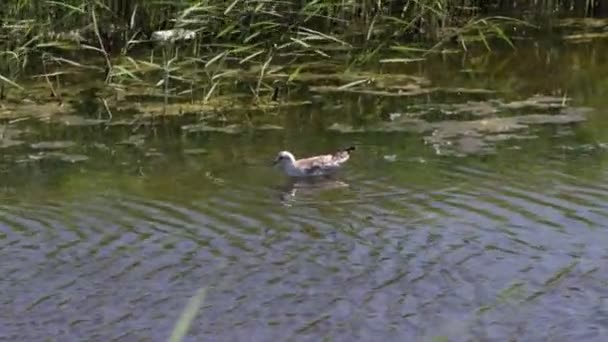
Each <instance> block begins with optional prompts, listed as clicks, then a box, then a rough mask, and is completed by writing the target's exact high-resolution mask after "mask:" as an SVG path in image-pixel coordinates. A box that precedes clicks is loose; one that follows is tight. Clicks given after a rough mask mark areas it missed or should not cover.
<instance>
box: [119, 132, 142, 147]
mask: <svg viewBox="0 0 608 342" xmlns="http://www.w3.org/2000/svg"><path fill="white" fill-rule="evenodd" d="M145 142H146V136H145V135H144V134H134V135H132V136H130V137H128V138H127V139H125V140H122V141H119V142H117V143H116V145H127V146H133V147H140V146H141V145H143V144H144V143H145Z"/></svg>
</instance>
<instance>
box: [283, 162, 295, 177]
mask: <svg viewBox="0 0 608 342" xmlns="http://www.w3.org/2000/svg"><path fill="white" fill-rule="evenodd" d="M283 171H285V172H287V173H291V174H293V173H295V172H297V171H299V170H298V168H297V167H296V163H295V162H294V161H293V160H287V161H285V162H284V163H283Z"/></svg>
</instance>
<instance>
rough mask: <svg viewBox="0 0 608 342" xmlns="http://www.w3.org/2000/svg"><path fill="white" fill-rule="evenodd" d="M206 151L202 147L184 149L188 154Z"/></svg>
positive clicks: (204, 152)
mask: <svg viewBox="0 0 608 342" xmlns="http://www.w3.org/2000/svg"><path fill="white" fill-rule="evenodd" d="M206 153H208V151H207V150H206V149H204V148H188V149H185V150H184V154H190V155H198V154H206Z"/></svg>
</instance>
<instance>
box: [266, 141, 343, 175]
mask: <svg viewBox="0 0 608 342" xmlns="http://www.w3.org/2000/svg"><path fill="white" fill-rule="evenodd" d="M354 150H355V147H354V146H351V147H348V148H345V149H341V150H339V151H337V152H334V153H332V154H324V155H320V156H314V157H309V158H305V159H298V160H296V158H295V157H294V156H293V154H291V152H288V151H281V152H279V154H277V157H276V158H275V160H274V163H273V165H277V164H278V165H280V166H281V168H282V169H283V172H284V173H285V174H286V175H288V176H291V177H312V176H327V175H331V174H333V173H334V172H335V171H337V170H338V169H339V168H340V167H341V166H342V164H344V163H345V162H346V161H347V160H348V159H349V158H350V152H351V151H354Z"/></svg>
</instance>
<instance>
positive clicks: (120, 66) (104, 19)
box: [0, 0, 525, 117]
mask: <svg viewBox="0 0 608 342" xmlns="http://www.w3.org/2000/svg"><path fill="white" fill-rule="evenodd" d="M446 5H447V4H446V3H445V1H444V0H412V1H397V0H394V1H387V2H380V3H372V2H368V1H364V2H361V3H359V2H344V1H337V0H324V1H313V2H309V3H302V2H299V1H284V2H278V3H274V2H268V1H264V0H254V1H221V2H215V3H213V4H205V3H204V2H195V1H186V2H180V3H171V4H169V3H164V2H141V1H127V0H124V1H111V2H105V1H100V0H96V1H76V0H70V1H63V2H56V1H45V2H38V1H33V0H29V1H16V0H8V1H7V2H5V8H4V9H3V11H2V12H0V19H1V20H2V23H3V24H2V26H1V27H0V37H4V38H3V39H0V42H2V43H0V61H2V62H4V63H0V65H3V67H4V70H0V85H1V87H2V88H1V89H2V92H1V93H0V95H1V96H0V98H3V97H5V96H7V94H8V93H9V92H8V90H9V88H10V89H11V91H10V93H11V94H12V95H10V96H12V97H13V98H15V97H16V98H19V97H20V96H22V95H20V94H22V93H23V92H24V91H25V89H27V88H28V87H30V86H31V83H32V82H31V81H32V80H36V81H38V80H40V81H43V83H44V84H45V86H46V88H47V91H48V94H50V95H51V96H52V98H53V99H54V100H56V101H58V102H60V103H61V102H65V101H66V100H67V97H66V95H65V91H64V89H65V87H66V86H68V84H69V83H70V82H73V80H75V79H82V77H83V75H86V76H85V77H86V78H87V79H88V80H91V79H93V78H94V79H96V80H99V81H101V82H102V85H101V88H102V89H101V90H102V91H101V92H100V93H99V94H96V95H95V96H94V97H95V100H96V101H98V102H99V103H100V104H101V107H102V111H104V112H105V113H106V114H107V116H109V117H111V116H112V113H113V112H114V107H113V105H116V103H113V102H116V99H117V98H119V97H121V96H124V95H125V92H127V91H128V92H130V93H131V94H133V91H134V89H138V90H139V91H140V93H139V94H141V95H146V94H148V95H151V94H154V95H156V96H158V97H159V99H160V105H161V107H162V110H161V111H160V114H159V115H163V114H167V112H168V111H169V106H170V105H171V103H174V102H188V101H189V102H191V103H197V104H202V105H203V106H205V105H207V104H208V102H209V101H210V100H212V98H213V97H214V96H222V94H225V93H226V92H229V93H233V92H235V91H237V92H243V91H244V92H245V93H248V95H249V96H250V98H251V99H252V100H253V102H254V103H256V104H263V103H265V102H266V101H267V100H266V99H267V98H271V99H272V100H273V101H275V100H277V99H278V98H279V97H280V95H279V94H280V93H281V92H282V91H284V90H285V88H289V87H290V86H292V85H294V84H297V83H299V82H312V81H313V79H317V80H327V73H326V72H322V71H321V70H322V69H323V68H324V67H323V66H321V64H325V65H326V66H327V65H332V64H333V65H332V68H333V70H332V73H333V74H335V75H340V74H343V73H348V72H349V71H351V70H353V68H355V67H356V66H357V65H363V64H366V63H368V62H373V61H375V60H377V59H378V58H377V56H378V55H379V53H380V51H382V50H386V49H389V50H391V51H394V52H395V54H394V56H393V57H389V58H381V59H380V63H381V64H394V63H399V64H403V63H414V62H422V61H424V60H425V57H424V56H423V55H424V54H426V53H431V52H435V51H438V50H440V48H442V47H443V46H445V45H449V44H451V42H452V41H453V39H454V38H455V37H456V38H457V40H459V43H458V44H456V45H457V47H462V48H465V49H466V48H467V47H468V46H469V45H471V44H475V43H474V42H473V40H471V39H469V38H467V36H468V35H475V36H476V37H479V36H482V37H484V38H483V43H482V45H483V46H485V47H487V48H490V43H489V42H490V41H491V40H492V39H493V37H494V38H498V39H499V40H502V41H507V42H509V44H510V41H509V39H508V37H507V35H506V34H505V33H504V32H505V31H504V27H507V26H510V25H522V24H525V23H524V22H522V21H519V20H515V19H511V18H507V17H500V16H486V17H480V16H478V13H479V12H478V11H471V12H470V13H466V12H461V11H457V10H455V9H453V8H452V7H450V6H446ZM424 42H427V43H424ZM414 43H415V44H416V46H414V45H406V44H414ZM421 43H422V44H421ZM425 45H426V46H427V47H424V46H425ZM452 45H453V44H452ZM329 61H331V63H330V62H329ZM374 76H375V75H374ZM376 78H378V77H376ZM277 80H279V82H278V83H277ZM319 89H322V88H319ZM410 91H414V90H410ZM402 92H403V91H402ZM47 101H48V99H47ZM156 114H157V113H155V115H156Z"/></svg>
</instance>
